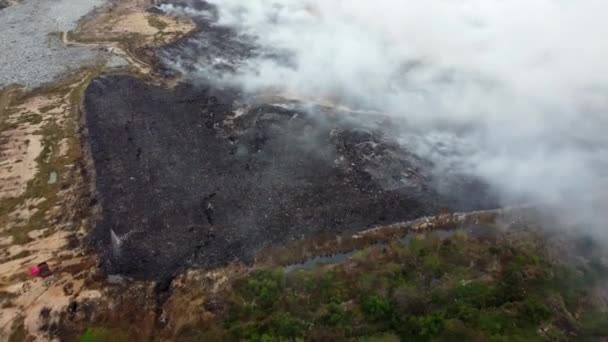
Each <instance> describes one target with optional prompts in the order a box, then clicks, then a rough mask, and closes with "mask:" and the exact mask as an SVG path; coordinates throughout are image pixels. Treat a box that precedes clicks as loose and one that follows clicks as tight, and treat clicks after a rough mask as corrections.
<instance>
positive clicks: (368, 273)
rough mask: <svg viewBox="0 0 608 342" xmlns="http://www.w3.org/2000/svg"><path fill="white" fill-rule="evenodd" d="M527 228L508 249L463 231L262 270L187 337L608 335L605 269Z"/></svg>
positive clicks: (244, 281)
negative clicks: (601, 303)
mask: <svg viewBox="0 0 608 342" xmlns="http://www.w3.org/2000/svg"><path fill="white" fill-rule="evenodd" d="M518 234H520V235H524V236H523V237H522V236H517V238H512V239H507V240H506V241H505V242H501V243H500V244H499V245H496V244H494V243H490V242H483V241H479V240H476V239H472V238H468V237H467V236H465V235H464V234H457V235H456V236H454V237H451V238H448V239H446V240H440V239H439V238H436V237H427V238H425V239H416V240H414V241H412V242H411V244H410V245H409V246H404V245H401V244H398V243H394V244H391V245H389V246H385V247H374V248H368V249H365V250H363V251H361V252H358V253H357V254H356V255H355V256H354V257H353V259H352V260H351V261H349V262H347V263H345V264H341V265H333V266H324V267H320V268H316V269H312V270H305V271H296V272H292V273H288V274H285V273H284V272H283V271H282V270H280V269H278V270H262V271H258V272H255V273H253V274H251V275H249V276H247V277H246V278H243V279H240V280H238V281H237V282H236V283H235V284H234V286H233V288H232V290H230V291H227V292H226V294H225V296H226V297H227V298H228V299H227V303H226V305H225V310H224V312H223V313H221V314H220V315H219V316H218V318H217V319H216V320H215V321H214V322H212V323H210V324H209V323H207V324H205V325H204V326H203V327H197V328H192V327H191V328H189V329H191V330H192V331H191V332H189V333H184V334H183V336H191V337H192V339H193V340H205V339H208V338H211V336H212V337H213V339H214V340H248V341H296V340H316V341H325V340H332V341H336V340H355V341H396V340H408V341H434V340H438V341H454V340H459V341H469V340H471V341H535V340H568V339H572V338H573V337H574V336H575V337H576V339H577V340H583V341H584V340H592V339H593V338H596V337H599V336H607V335H608V313H606V312H603V313H602V312H601V310H604V309H605V308H604V309H600V308H599V307H594V301H593V300H591V297H590V296H591V293H592V290H593V289H594V288H596V286H599V284H600V282H602V281H605V280H606V274H607V272H606V269H604V268H603V267H601V266H599V264H597V263H594V262H593V261H591V262H589V263H585V266H573V265H570V266H566V265H560V264H557V263H555V262H550V261H549V260H548V258H547V257H546V256H545V251H544V249H543V247H542V243H541V241H540V240H539V238H537V237H535V236H533V235H531V234H528V233H518ZM590 265H591V266H590ZM593 265H595V266H593ZM573 317H581V318H580V319H578V320H575V319H574V318H573ZM193 331H196V332H195V333H193ZM210 334H211V335H210ZM195 336H196V337H195Z"/></svg>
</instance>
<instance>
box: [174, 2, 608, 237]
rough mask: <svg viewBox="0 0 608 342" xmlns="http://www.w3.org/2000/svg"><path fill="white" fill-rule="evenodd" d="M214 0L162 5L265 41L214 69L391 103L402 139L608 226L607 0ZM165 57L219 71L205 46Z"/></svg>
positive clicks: (440, 161)
mask: <svg viewBox="0 0 608 342" xmlns="http://www.w3.org/2000/svg"><path fill="white" fill-rule="evenodd" d="M209 3H211V4H214V5H215V6H216V7H217V13H211V12H209V11H208V10H207V9H204V8H203V9H196V8H197V7H196V6H191V7H186V8H177V7H174V6H172V5H164V6H163V7H164V9H165V10H167V11H174V12H179V13H181V14H186V15H194V16H197V15H198V16H209V17H217V18H218V24H220V25H223V26H228V27H231V28H233V29H235V30H236V31H237V32H238V33H239V34H240V35H241V37H247V39H250V40H251V41H252V42H254V44H255V46H257V47H258V49H257V51H258V53H256V54H252V57H249V56H248V58H245V59H243V60H239V61H230V63H229V64H231V65H233V66H234V69H231V70H230V72H225V73H224V72H223V73H221V74H220V75H215V76H216V77H218V78H220V79H221V81H222V82H227V83H230V84H236V85H239V86H241V87H243V88H244V89H245V90H247V91H250V92H252V93H259V92H268V91H272V92H276V93H280V94H283V95H285V96H292V97H298V98H300V99H308V100H311V101H317V102H324V103H326V102H328V101H331V102H332V103H336V104H340V105H344V106H348V107H350V108H355V109H359V110H369V111H370V112H382V113H386V114H389V115H391V116H393V117H394V119H395V120H398V121H400V122H402V123H403V125H404V127H407V129H404V131H403V134H402V136H401V137H400V139H401V140H402V141H403V144H404V146H407V148H409V149H414V150H415V151H416V152H417V153H419V154H420V155H422V156H425V157H426V158H429V159H431V160H432V161H434V162H435V163H436V165H437V167H438V170H439V171H440V172H453V171H454V170H456V171H457V172H464V173H468V174H473V175H476V176H478V177H481V178H482V179H484V180H486V181H487V182H488V183H489V184H491V185H492V186H493V187H495V188H496V189H499V190H500V192H501V194H503V199H504V201H505V203H518V202H519V201H531V202H534V203H542V204H544V205H546V206H547V207H548V208H551V209H552V210H555V211H557V212H559V213H560V215H561V216H560V218H561V219H562V220H567V222H569V221H581V220H583V221H584V222H585V223H591V226H592V227H593V228H594V229H596V230H601V229H603V228H604V226H605V223H606V222H607V218H608V216H607V215H608V214H606V213H605V212H606V209H608V208H607V207H608V205H607V203H608V202H607V200H606V199H607V198H608V196H606V189H608V188H607V186H608V179H607V170H608V135H607V134H606V132H605V131H606V129H607V128H608V113H607V110H608V40H607V39H606V37H608V21H607V20H605V18H606V13H608V2H606V1H605V0H579V1H567V0H510V1H501V0H399V1H397V0H375V1H369V0H333V1H327V0H300V1H296V0H250V1H241V0H212V1H209ZM199 7H200V6H199ZM202 34H204V32H203V33H202ZM223 62H226V61H223ZM167 63H168V64H169V65H172V66H173V67H175V68H177V69H178V70H180V71H182V72H183V73H186V74H189V75H186V76H187V77H188V76H189V77H193V78H194V77H200V75H210V74H211V73H212V70H211V69H210V68H209V67H208V64H209V63H208V61H206V60H205V61H204V60H200V61H199V63H197V62H196V61H195V62H194V63H193V64H192V65H190V67H189V68H186V67H184V65H182V63H181V62H180V61H179V60H171V61H168V62H167ZM193 66H194V67H193ZM235 69H236V71H235ZM214 72H216V71H214ZM370 115H371V114H370Z"/></svg>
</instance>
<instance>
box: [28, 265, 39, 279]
mask: <svg viewBox="0 0 608 342" xmlns="http://www.w3.org/2000/svg"><path fill="white" fill-rule="evenodd" d="M38 273H40V268H39V267H38V266H36V267H31V268H30V276H32V277H35V276H37V275H38Z"/></svg>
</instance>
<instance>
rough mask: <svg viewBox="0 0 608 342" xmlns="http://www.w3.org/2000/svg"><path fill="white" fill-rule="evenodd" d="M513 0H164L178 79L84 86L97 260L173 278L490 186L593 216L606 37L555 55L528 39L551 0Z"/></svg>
mask: <svg viewBox="0 0 608 342" xmlns="http://www.w3.org/2000/svg"><path fill="white" fill-rule="evenodd" d="M517 3H518V5H521V7H517V6H515V3H513V5H509V4H504V3H500V4H499V3H498V2H496V3H494V2H486V3H485V5H484V4H482V3H481V2H480V3H477V2H474V1H461V2H451V1H427V2H415V1H401V2H396V1H395V2H393V1H388V0H380V1H376V2H373V4H372V3H371V2H367V1H365V2H364V1H349V2H343V1H334V2H331V3H329V2H322V1H287V0H285V1H261V0H260V1H251V2H247V3H242V2H237V1H230V0H226V1H221V2H220V1H217V3H215V2H211V3H210V2H204V1H180V2H173V3H170V4H164V5H161V6H160V8H161V9H162V10H164V11H169V12H172V13H176V14H180V15H188V16H192V17H193V18H194V19H195V21H196V22H197V24H198V25H199V28H200V29H199V31H198V32H196V33H195V34H193V35H191V36H189V37H187V38H186V39H184V40H181V41H179V42H176V43H175V44H173V45H171V46H169V47H166V48H164V49H163V50H161V51H158V55H159V56H160V57H161V58H162V61H163V63H164V67H165V68H166V70H172V71H174V72H179V73H181V74H182V76H183V78H184V80H185V82H184V84H182V85H181V86H179V87H177V88H176V89H174V90H166V89H161V88H157V87H153V86H150V85H146V84H145V83H143V82H142V81H138V80H135V79H133V78H130V77H117V76H112V77H102V78H99V79H97V80H95V81H94V82H93V83H92V84H91V85H90V86H89V88H88V89H87V92H86V101H85V106H86V111H87V126H88V130H89V134H90V140H91V145H92V155H93V159H94V163H95V168H96V177H97V179H96V184H97V189H98V194H99V199H100V205H101V207H102V213H103V214H102V219H101V221H100V222H98V224H97V226H96V228H95V232H94V238H95V241H96V242H97V243H98V245H99V246H100V248H101V249H102V250H104V251H106V252H105V253H104V256H105V258H104V265H105V267H107V269H108V271H109V272H120V273H125V274H129V275H133V276H139V277H144V278H156V279H166V278H167V277H170V276H171V275H172V274H175V272H177V271H179V270H183V269H184V268H187V267H190V266H203V267H204V266H215V265H218V264H222V263H225V262H230V261H234V260H239V261H250V260H251V258H252V257H253V255H254V253H255V252H256V251H258V250H259V249H260V248H262V247H265V246H267V245H269V244H280V243H284V242H286V241H289V240H291V239H298V238H302V237H305V236H311V235H314V234H318V233H322V232H339V231H345V230H357V229H363V228H368V227H371V226H375V225H380V224H386V223H391V222H395V221H401V220H407V219H411V218H415V217H420V216H423V215H428V214H434V213H437V212H439V211H442V210H451V211H454V210H464V211H466V210H472V209H481V208H489V207H495V206H497V205H498V202H497V199H496V198H495V196H494V194H495V191H498V193H499V194H500V200H501V201H503V202H509V203H518V202H520V201H523V200H525V201H533V202H535V203H539V202H542V203H546V204H548V207H550V208H557V209H560V214H561V215H562V216H563V217H568V216H571V217H576V221H580V218H584V219H586V220H587V221H588V222H592V223H594V225H590V226H592V227H600V226H601V223H602V222H603V217H604V216H602V215H598V214H597V212H598V211H601V210H602V208H603V207H602V203H605V202H598V201H597V198H598V197H601V196H602V186H603V184H604V182H605V178H604V175H603V174H602V172H603V170H605V167H604V166H605V164H606V158H605V157H606V146H608V144H607V142H606V137H604V135H603V134H600V132H602V131H603V128H604V127H605V125H604V124H605V121H604V120H605V117H604V116H602V114H603V112H604V110H605V109H606V107H607V103H608V100H607V99H606V97H605V95H604V93H603V92H602V91H603V90H604V89H605V84H604V83H603V78H602V76H598V74H595V73H592V72H591V71H592V70H593V71H597V72H599V71H601V70H602V68H603V67H604V65H603V64H602V63H603V62H602V60H601V59H598V58H596V57H597V56H596V55H597V54H599V55H601V53H603V52H604V51H605V50H602V49H601V46H602V43H601V42H598V44H597V46H594V47H593V49H594V51H593V53H586V52H582V53H581V54H580V61H581V63H583V62H585V63H586V64H584V65H583V66H581V67H580V69H577V68H567V67H566V66H571V65H570V64H568V62H569V57H571V56H570V55H569V54H565V56H564V55H562V54H561V53H560V52H561V50H559V49H557V48H556V46H557V45H556V44H557V43H556V42H555V39H554V40H549V41H548V42H547V44H544V45H543V44H533V43H539V42H545V41H544V40H542V38H544V37H545V35H546V33H547V32H552V29H555V28H556V25H555V23H553V22H552V21H551V20H550V21H549V22H548V23H546V24H544V25H545V26H542V27H541V32H540V33H539V32H537V31H535V29H536V27H535V26H534V25H533V24H534V19H536V18H537V17H536V16H535V15H537V16H538V15H539V12H543V11H544V10H547V9H554V7H552V6H558V7H559V6H563V5H556V3H553V2H550V1H545V2H543V3H541V2H540V1H537V2H536V4H534V2H533V4H532V5H528V7H526V5H524V4H523V2H517ZM491 4H493V5H491ZM588 4H591V5H595V6H596V7H598V6H599V7H601V6H603V5H601V4H599V3H594V2H592V1H589V2H588ZM591 5H581V6H582V7H576V6H575V5H571V6H575V7H574V8H573V13H575V14H570V13H565V14H564V13H562V12H559V11H557V12H558V14H560V16H558V17H559V18H560V20H566V21H568V20H569V21H570V22H573V23H575V22H576V21H577V20H579V17H581V16H582V17H585V15H586V14H588V12H593V11H591V10H590V9H588V8H586V7H585V6H591ZM463 6H464V7H463ZM520 8H528V9H529V10H530V11H529V12H526V13H525V15H520V16H519V17H517V16H515V14H517V13H519V12H518V11H517V10H518V9H520ZM461 12H463V13H461ZM505 13H506V14H511V15H512V16H513V17H514V18H515V17H517V18H520V20H518V23H517V25H516V24H511V23H506V22H505V21H504V20H501V18H502V17H501V15H503V14H505ZM549 13H553V12H551V11H549ZM520 14H521V13H520ZM554 14H555V13H554ZM590 15H591V14H590ZM594 17H595V16H594V15H592V16H591V17H590V18H587V19H589V20H588V21H589V22H590V23H593V25H595V26H597V27H596V32H601V31H602V29H603V27H602V24H601V23H595V21H593V20H592V19H593V18H594ZM404 18H406V19H407V20H404ZM423 18H425V19H427V20H426V21H425V20H423ZM522 18H523V19H522ZM431 19H432V20H431ZM552 20H553V19H552ZM551 23H552V24H551ZM510 29H517V32H519V33H522V34H523V33H528V36H524V37H527V38H524V41H525V42H524V43H521V44H520V43H519V41H518V40H517V39H514V38H513V37H512V35H514V32H512V30H510ZM568 29H571V28H568ZM477 30H481V32H478V31H477ZM561 33H563V34H566V33H569V32H565V33H564V32H561ZM526 39H527V40H526ZM589 39H591V38H589ZM589 39H587V40H589ZM591 40H592V41H593V39H591ZM531 42H532V43H531ZM518 44H519V45H518ZM576 44H578V43H576ZM538 45H542V46H540V47H539V46H538ZM537 47H538V48H537ZM556 49H557V50H556ZM558 69H559V70H560V71H562V75H561V76H560V77H558V75H557V73H556V70H558ZM575 71H578V72H575ZM562 77H565V78H568V79H569V80H568V82H566V81H562ZM488 184H489V186H490V187H489V186H488ZM573 198H576V199H577V200H576V201H572V199H573ZM565 209H567V210H565ZM111 230H113V231H115V232H116V235H117V236H118V239H122V240H123V241H122V242H121V243H120V244H119V246H118V247H119V248H110V246H111V242H110V231H111ZM115 247H116V246H115ZM117 249H118V250H117Z"/></svg>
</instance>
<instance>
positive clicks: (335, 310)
mask: <svg viewBox="0 0 608 342" xmlns="http://www.w3.org/2000/svg"><path fill="white" fill-rule="evenodd" d="M320 321H321V324H323V325H325V326H330V327H337V326H339V325H341V324H342V323H344V322H345V321H346V313H345V312H344V310H343V309H342V306H341V305H340V304H338V303H329V305H328V306H327V313H326V314H325V315H323V316H322V317H321V320H320Z"/></svg>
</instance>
